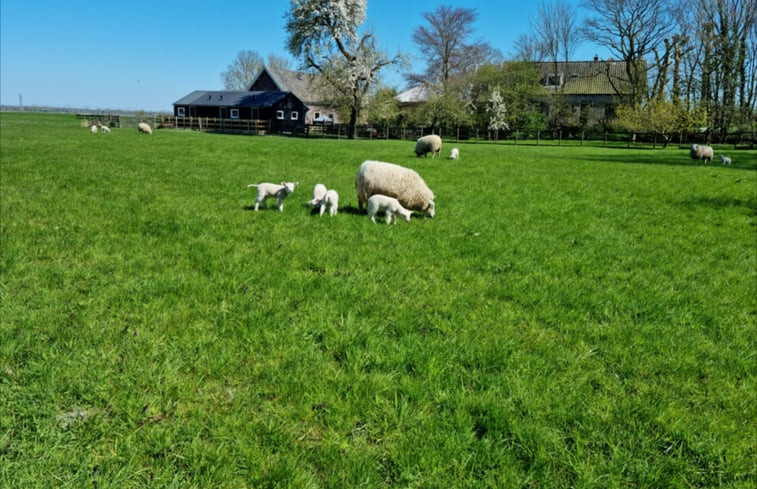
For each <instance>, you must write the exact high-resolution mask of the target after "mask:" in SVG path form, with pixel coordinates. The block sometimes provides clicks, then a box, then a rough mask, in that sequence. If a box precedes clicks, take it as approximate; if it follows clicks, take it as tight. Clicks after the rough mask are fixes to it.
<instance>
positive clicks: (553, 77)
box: [544, 73, 563, 87]
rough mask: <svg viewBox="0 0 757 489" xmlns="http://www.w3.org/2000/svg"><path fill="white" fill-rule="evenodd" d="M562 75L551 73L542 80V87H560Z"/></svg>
mask: <svg viewBox="0 0 757 489" xmlns="http://www.w3.org/2000/svg"><path fill="white" fill-rule="evenodd" d="M562 76H563V75H562V73H551V74H549V75H547V76H546V77H545V79H544V85H545V86H547V87H559V86H561V85H562Z"/></svg>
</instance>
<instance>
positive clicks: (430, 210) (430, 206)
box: [426, 200, 436, 217]
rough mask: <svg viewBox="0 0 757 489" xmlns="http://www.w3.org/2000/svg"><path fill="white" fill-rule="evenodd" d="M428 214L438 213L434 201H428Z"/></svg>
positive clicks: (429, 215) (431, 215) (430, 215)
mask: <svg viewBox="0 0 757 489" xmlns="http://www.w3.org/2000/svg"><path fill="white" fill-rule="evenodd" d="M426 214H428V217H434V215H436V209H435V207H434V201H433V200H432V201H431V202H429V203H428V206H427V207H426Z"/></svg>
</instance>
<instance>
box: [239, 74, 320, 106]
mask: <svg viewBox="0 0 757 489" xmlns="http://www.w3.org/2000/svg"><path fill="white" fill-rule="evenodd" d="M265 74H267V75H268V76H269V77H270V78H271V80H272V81H273V83H274V84H275V85H276V87H277V88H278V89H279V90H281V91H284V92H292V93H293V94H295V95H296V96H297V98H299V99H300V100H302V101H303V102H305V103H308V102H311V103H312V102H317V101H319V100H323V99H324V97H323V96H322V95H319V94H318V90H317V89H316V86H315V83H314V82H315V81H316V80H317V78H318V76H317V75H312V74H309V73H303V72H300V71H290V70H284V69H280V68H271V67H270V66H266V67H264V68H263V70H262V71H261V72H260V73H259V74H258V76H257V77H256V78H255V80H253V82H252V83H251V84H250V87H253V86H255V84H256V82H257V81H258V79H259V78H260V77H261V76H265Z"/></svg>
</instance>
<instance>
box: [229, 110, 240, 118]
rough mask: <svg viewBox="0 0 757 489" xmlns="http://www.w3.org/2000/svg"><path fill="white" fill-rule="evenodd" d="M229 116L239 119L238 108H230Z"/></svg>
mask: <svg viewBox="0 0 757 489" xmlns="http://www.w3.org/2000/svg"><path fill="white" fill-rule="evenodd" d="M231 118H232V119H239V109H231Z"/></svg>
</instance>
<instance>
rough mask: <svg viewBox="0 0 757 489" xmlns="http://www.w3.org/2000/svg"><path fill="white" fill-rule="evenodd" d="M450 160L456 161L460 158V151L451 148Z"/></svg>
mask: <svg viewBox="0 0 757 489" xmlns="http://www.w3.org/2000/svg"><path fill="white" fill-rule="evenodd" d="M449 157H450V159H453V160H456V159H458V158H460V150H458V149H457V148H452V151H450V152H449Z"/></svg>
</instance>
